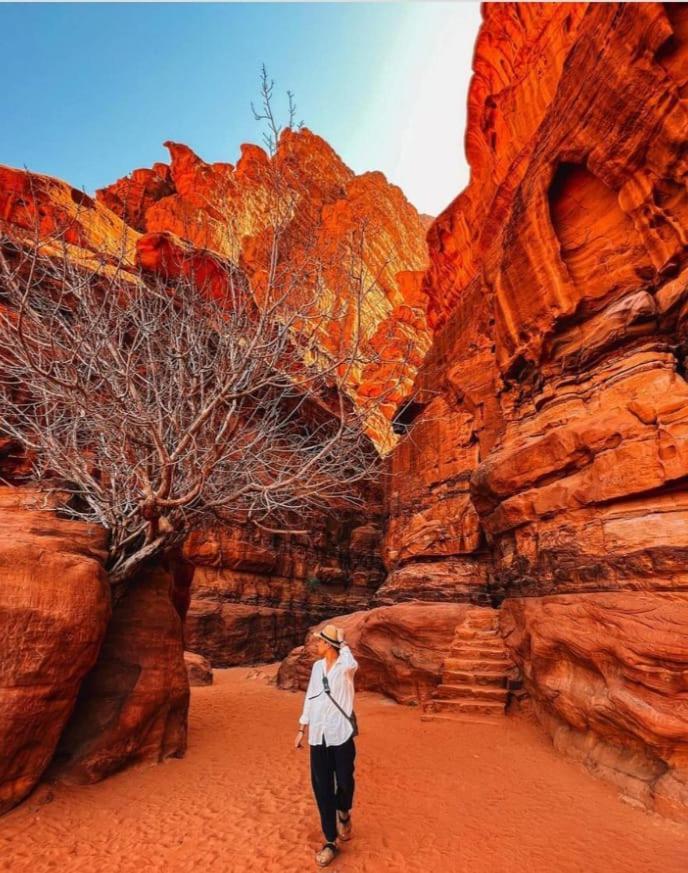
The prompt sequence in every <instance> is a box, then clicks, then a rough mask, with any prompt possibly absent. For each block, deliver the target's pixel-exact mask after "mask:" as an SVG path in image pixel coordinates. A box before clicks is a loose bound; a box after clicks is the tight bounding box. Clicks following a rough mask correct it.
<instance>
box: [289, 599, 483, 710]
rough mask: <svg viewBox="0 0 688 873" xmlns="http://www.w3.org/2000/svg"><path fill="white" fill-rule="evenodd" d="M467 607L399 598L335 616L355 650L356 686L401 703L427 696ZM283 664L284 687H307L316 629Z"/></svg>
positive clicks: (440, 672) (436, 682) (432, 687)
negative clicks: (412, 601)
mask: <svg viewBox="0 0 688 873" xmlns="http://www.w3.org/2000/svg"><path fill="white" fill-rule="evenodd" d="M467 611H468V607H467V606H466V604H464V603H420V602H418V603H399V604H397V605H395V606H381V607H377V608H376V609H370V610H364V611H361V612H354V613H351V614H350V615H345V616H341V617H339V618H338V619H336V624H337V626H338V627H341V628H342V630H343V631H344V637H345V639H346V640H347V642H348V643H349V645H350V646H351V648H352V650H353V651H354V653H355V655H356V660H357V661H358V664H359V670H358V673H357V675H356V687H357V688H358V689H360V690H366V691H378V692H381V693H382V694H386V695H388V696H389V697H392V698H393V699H394V700H396V701H397V702H398V703H406V704H417V703H421V702H422V701H424V700H426V699H427V698H428V697H429V696H430V693H431V692H432V691H433V690H434V688H435V687H436V686H437V684H438V683H439V681H440V678H441V675H442V665H443V663H444V656H445V653H446V652H447V651H448V650H449V647H450V645H451V642H452V640H453V639H454V634H455V631H456V628H457V626H458V625H459V624H460V623H461V621H463V619H464V617H465V615H466V613H467ZM324 624H325V622H323V623H322V624H321V625H318V626H316V627H314V628H311V630H310V631H309V632H308V634H307V636H306V639H305V644H304V645H303V646H299V647H298V648H296V649H294V651H292V652H291V653H290V655H289V657H288V658H286V659H285V660H284V661H283V662H282V664H281V666H280V669H279V673H278V676H277V683H278V685H279V687H280V688H289V689H292V690H295V689H305V688H306V686H307V685H308V679H309V676H310V673H311V667H312V665H313V661H314V660H315V658H316V652H315V644H314V642H313V633H314V632H315V631H316V630H319V629H320V628H321V627H322V626H324Z"/></svg>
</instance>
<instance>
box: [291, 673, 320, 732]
mask: <svg viewBox="0 0 688 873" xmlns="http://www.w3.org/2000/svg"><path fill="white" fill-rule="evenodd" d="M314 688H315V664H313V668H312V669H311V678H310V679H309V680H308V688H307V689H306V694H305V697H304V699H303V710H302V711H301V716H300V718H299V725H300V727H299V732H298V733H297V734H296V740H295V741H294V746H295V747H296V748H297V749H300V748H301V743H302V742H303V735H304V731H305V730H307V728H308V723H309V721H310V714H311V701H310V698H311V697H312V696H313V694H314V693H315V692H314Z"/></svg>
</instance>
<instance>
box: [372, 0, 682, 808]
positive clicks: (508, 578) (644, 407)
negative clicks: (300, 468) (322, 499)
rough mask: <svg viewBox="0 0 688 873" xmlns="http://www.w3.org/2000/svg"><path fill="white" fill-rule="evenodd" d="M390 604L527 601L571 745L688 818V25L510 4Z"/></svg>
mask: <svg viewBox="0 0 688 873" xmlns="http://www.w3.org/2000/svg"><path fill="white" fill-rule="evenodd" d="M483 15H484V23H483V28H482V30H481V34H480V37H479V40H478V43H477V47H476V53H475V58H474V77H473V81H472V84H471V89H470V95H469V124H468V130H467V134H466V148H467V153H468V157H469V160H470V163H471V182H470V185H469V187H468V188H467V190H466V191H465V192H464V193H463V194H461V195H460V196H459V197H458V198H457V199H456V200H455V201H454V202H453V203H452V204H451V206H450V207H449V208H448V209H447V210H446V211H445V212H444V213H443V214H442V215H441V216H440V217H439V218H438V219H437V221H436V222H435V224H434V225H433V227H432V228H431V230H430V232H429V237H428V239H429V242H430V257H431V267H430V269H429V271H428V273H427V275H426V279H425V284H424V288H425V291H426V292H427V293H428V296H429V299H430V317H431V321H432V323H433V324H434V325H435V326H436V328H437V335H436V338H435V341H434V345H433V348H432V350H431V352H430V354H429V356H428V358H427V360H426V363H425V364H424V366H423V369H422V371H421V373H420V374H419V377H418V380H417V386H418V389H419V392H418V396H417V398H416V404H415V406H411V405H409V406H407V408H405V409H404V410H402V411H401V412H400V414H399V420H400V423H401V424H402V425H404V423H405V426H406V427H407V428H410V432H409V433H408V435H407V436H406V437H405V438H404V440H403V441H402V444H401V445H400V446H399V448H398V449H397V450H396V452H395V454H394V457H393V460H392V474H393V476H392V481H391V484H390V488H389V508H390V522H389V532H388V537H387V543H386V558H387V562H388V565H389V568H390V571H391V575H390V580H389V583H388V584H387V585H385V586H383V588H382V589H381V590H380V592H379V594H378V596H379V597H380V598H383V599H385V598H386V599H387V600H389V599H398V598H411V597H413V596H416V592H419V593H420V594H421V596H424V597H427V596H430V594H429V592H434V596H435V597H436V598H437V599H451V598H455V597H456V596H457V595H458V596H461V597H462V598H464V599H469V600H474V601H477V602H480V601H481V598H489V599H490V600H491V601H492V602H494V603H499V602H502V601H503V606H502V612H503V620H502V628H503V632H504V634H505V639H506V643H507V646H508V647H509V648H510V650H511V652H512V656H513V657H514V659H515V660H516V662H517V663H518V664H519V666H520V667H521V669H522V672H523V676H524V680H525V684H526V687H527V689H528V691H529V692H530V694H531V697H532V698H533V700H534V702H535V706H536V710H537V712H538V714H539V715H540V717H541V719H542V721H543V723H544V724H545V725H546V727H547V728H548V729H549V730H550V731H551V732H552V734H553V736H554V737H555V738H556V739H555V741H556V743H557V746H558V747H559V748H561V749H564V750H568V751H570V752H571V753H572V754H574V755H576V756H577V757H579V758H581V759H583V760H585V761H586V763H588V764H589V766H591V767H592V768H593V769H595V770H596V771H597V772H601V773H603V774H605V775H607V776H609V777H610V778H613V779H614V780H615V781H616V782H617V783H618V784H620V785H621V786H622V787H623V790H624V791H625V792H626V793H627V794H631V795H633V796H634V797H636V798H638V799H640V800H641V801H642V802H643V803H645V804H646V805H648V806H654V807H655V808H657V809H658V810H660V811H663V812H667V813H668V814H671V815H676V816H686V815H688V794H687V792H686V785H687V784H688V768H687V767H686V747H687V746H686V744H687V743H688V724H687V723H686V712H685V703H686V699H688V696H687V691H688V689H686V687H685V675H686V671H687V670H688V652H687V651H686V649H685V646H684V645H683V644H682V640H683V638H684V637H686V635H688V615H687V614H686V612H685V602H684V601H685V598H686V597H687V596H688V592H687V585H686V583H687V581H688V575H687V573H688V571H687V569H686V568H687V566H688V564H687V560H686V559H687V558H688V551H687V549H686V531H687V530H688V526H687V525H688V491H687V490H686V482H687V481H688V449H687V447H688V385H687V383H686V379H685V374H686V371H685V353H686V346H685V343H686V336H687V335H688V331H687V326H688V320H687V319H688V237H687V235H686V226H687V224H688V194H687V193H686V177H687V174H688V164H687V162H686V156H685V151H686V149H685V141H686V137H687V133H686V132H687V131H688V104H686V102H685V95H686V81H687V79H688V61H687V60H686V59H687V58H688V48H687V46H688V42H687V40H688V13H687V12H686V7H685V6H684V5H683V4H666V5H665V6H662V5H660V4H528V5H525V4H524V5H521V4H511V3H506V4H499V3H498V4H486V5H485V6H484V11H483Z"/></svg>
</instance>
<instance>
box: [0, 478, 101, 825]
mask: <svg viewBox="0 0 688 873" xmlns="http://www.w3.org/2000/svg"><path fill="white" fill-rule="evenodd" d="M0 524H1V525H2V542H1V543H0V639H1V640H2V645H1V647H0V749H1V752H0V813H2V812H5V811H6V810H8V809H9V808H11V807H12V806H14V805H15V804H16V803H18V802H19V801H20V800H21V799H22V798H23V797H25V796H26V795H27V794H28V793H29V791H31V789H32V788H33V787H34V785H35V784H36V783H37V781H38V780H39V778H40V777H41V775H42V773H43V772H44V770H45V768H46V767H47V766H48V763H49V762H50V759H51V758H52V755H53V752H54V750H55V747H56V745H57V742H58V740H59V738H60V734H61V732H62V729H63V728H64V726H65V724H66V722H67V720H68V718H69V716H70V714H71V712H72V709H73V707H74V704H75V701H76V699H77V693H78V691H79V687H80V685H81V682H82V680H83V678H84V676H85V675H87V673H88V672H89V670H90V669H91V667H92V666H93V665H94V663H95V661H96V657H97V655H98V650H99V648H100V645H101V642H102V640H103V636H104V634H105V629H106V625H107V622H108V618H109V616H110V592H109V585H108V583H107V577H106V575H105V571H104V569H103V561H104V558H105V536H104V533H103V531H101V530H99V529H96V528H91V527H89V526H87V525H85V524H82V523H78V522H73V521H67V520H64V519H61V518H58V517H57V516H56V515H55V514H54V513H53V512H52V511H50V510H49V509H48V508H47V507H46V504H45V498H44V496H42V495H40V494H37V493H36V492H32V491H31V490H29V489H24V488H21V489H20V488H16V489H15V488H2V489H0Z"/></svg>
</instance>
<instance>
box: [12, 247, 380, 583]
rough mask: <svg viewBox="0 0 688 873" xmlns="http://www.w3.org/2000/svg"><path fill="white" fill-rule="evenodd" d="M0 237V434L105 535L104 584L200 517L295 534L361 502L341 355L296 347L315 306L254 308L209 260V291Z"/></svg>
mask: <svg viewBox="0 0 688 873" xmlns="http://www.w3.org/2000/svg"><path fill="white" fill-rule="evenodd" d="M1 246H2V253H1V254H0V283H1V289H2V309H1V310H0V344H1V345H2V348H3V367H2V372H1V375H0V396H1V397H2V402H3V408H4V421H3V426H2V430H3V431H4V433H5V434H6V435H8V436H11V437H13V438H15V439H17V440H18V441H19V442H20V443H21V444H22V445H23V446H25V448H26V449H27V450H28V451H29V452H30V454H31V457H32V459H33V473H34V477H35V479H36V480H37V481H38V482H40V483H42V484H43V485H44V487H46V488H47V489H49V490H52V491H54V492H59V493H61V494H62V495H64V496H65V497H67V498H68V499H67V500H66V502H65V503H64V505H63V511H66V512H68V513H69V514H70V515H72V516H74V517H77V518H81V519H84V520H87V521H91V522H97V523H99V524H102V525H104V526H105V527H106V528H107V529H108V530H109V531H110V533H111V543H110V561H109V563H110V566H109V570H110V573H111V578H112V580H113V582H117V581H120V580H123V579H125V578H127V577H128V576H129V575H130V574H131V573H132V571H133V570H134V569H135V568H136V567H137V566H138V565H139V564H140V563H141V562H142V561H143V560H145V559H146V558H148V557H150V556H152V555H154V554H156V553H158V552H160V551H161V550H164V549H165V548H166V547H168V546H170V545H171V544H173V543H174V542H176V541H178V540H179V538H181V537H183V536H184V535H185V534H186V533H188V531H189V530H190V529H192V528H194V527H197V526H198V525H200V524H203V523H205V522H207V520H208V518H209V517H214V518H217V517H218V516H219V517H222V516H223V515H224V516H231V517H233V518H237V517H239V518H243V519H245V520H248V521H252V522H254V523H256V524H259V525H261V526H267V527H269V528H271V529H274V530H279V531H285V530H293V529H294V519H295V518H297V517H298V520H299V524H298V528H299V531H300V532H304V525H305V526H306V529H307V524H308V517H309V514H310V513H312V512H314V511H323V510H327V509H328V508H332V507H333V506H343V505H348V506H355V505H356V504H357V503H359V502H360V501H361V500H362V495H361V492H360V491H359V490H358V489H357V488H356V484H357V483H359V482H361V481H363V480H364V479H367V478H368V477H369V476H370V475H371V473H372V471H373V469H374V468H375V466H376V463H377V454H376V452H375V451H374V448H373V446H372V444H371V442H370V440H369V439H368V438H367V437H366V436H365V433H364V421H363V418H362V413H361V411H360V410H358V409H357V408H356V407H355V405H354V404H353V403H351V402H350V401H349V400H348V399H347V397H346V394H345V392H344V390H343V389H342V377H344V378H346V372H342V370H341V368H342V366H344V368H345V370H346V369H348V367H349V366H352V365H353V363H354V359H353V357H351V358H350V359H349V360H348V361H345V360H343V359H337V360H328V361H323V359H322V357H321V356H317V355H313V354H308V348H307V345H304V340H303V326H304V325H308V326H309V328H310V329H311V330H316V331H317V330H318V329H320V328H321V327H322V323H323V319H324V316H323V315H322V313H320V312H318V311H316V310H315V309H314V308H313V307H312V306H306V305H302V306H301V307H299V308H298V309H296V308H294V307H291V306H286V305H285V299H284V298H280V299H279V300H273V301H271V302H270V304H269V305H267V306H263V307H261V308H259V307H257V306H256V305H255V302H254V301H253V299H252V297H251V295H250V293H249V289H248V287H247V285H246V282H245V280H244V278H243V276H242V275H241V274H240V273H239V271H237V270H236V269H234V268H233V267H231V265H223V264H222V263H221V262H219V261H216V262H215V265H216V268H217V271H216V272H215V274H214V282H213V287H212V289H211V288H208V287H203V286H199V283H198V282H197V281H196V279H195V278H194V276H193V275H186V274H185V271H184V270H180V272H179V275H178V276H177V278H176V279H174V280H173V281H170V280H169V279H167V280H163V279H162V278H160V277H150V276H145V277H144V276H143V275H141V274H136V273H132V272H130V271H127V270H125V269H123V267H122V266H121V265H117V266H115V267H113V266H111V265H107V264H105V263H100V264H98V265H96V266H95V267H93V266H92V267H91V268H87V267H86V266H85V265H84V264H83V263H80V262H78V261H75V260H74V259H73V257H72V256H71V255H70V254H69V252H68V250H67V248H66V247H65V248H64V249H63V251H62V252H61V253H60V254H59V256H58V254H56V253H55V251H54V249H53V251H50V252H46V251H45V250H44V248H45V247H44V245H43V244H39V245H38V246H33V247H31V248H30V249H28V250H26V249H24V248H22V247H20V246H17V245H16V242H15V241H13V240H12V239H10V238H8V237H7V236H5V237H4V238H2V243H1ZM218 271H220V272H218ZM218 275H221V276H222V277H223V279H224V280H225V281H224V288H222V289H219V288H218V283H217V280H218ZM144 279H145V281H144Z"/></svg>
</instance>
